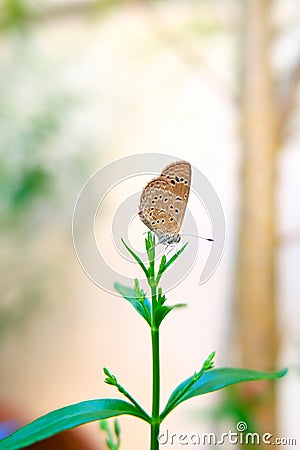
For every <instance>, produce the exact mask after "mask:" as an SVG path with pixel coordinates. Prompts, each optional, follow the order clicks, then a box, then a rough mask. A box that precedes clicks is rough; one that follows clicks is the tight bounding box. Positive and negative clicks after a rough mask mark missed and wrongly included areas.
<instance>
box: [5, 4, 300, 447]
mask: <svg viewBox="0 0 300 450" xmlns="http://www.w3.org/2000/svg"><path fill="white" fill-rule="evenodd" d="M299 24H300V8H299V2H298V0H273V1H271V0H243V1H235V0H226V1H225V0H223V1H221V0H203V1H197V0H185V1H183V0H182V1H180V0H177V1H175V0H164V1H158V0H157V1H154V0H153V1H150V0H148V1H147V0H144V1H143V0H135V1H130V0H123V1H121V0H102V1H100V0H99V1H91V0H43V1H40V2H33V1H29V0H28V1H26V0H1V3H0V26H1V28H0V33H1V43H0V117H1V120H0V199H1V203H0V211H1V213H0V226H1V237H0V239H1V246H0V249H1V250H0V252H1V258H0V264H1V272H0V273H1V285H0V289H1V300H0V302H1V303H0V352H1V357H0V400H1V405H3V406H2V410H3V414H4V415H3V417H4V418H5V410H7V411H10V413H9V414H10V415H9V418H10V419H12V420H16V421H17V422H18V423H25V422H27V421H30V420H33V419H34V418H36V417H37V416H40V415H42V414H44V413H46V412H48V411H50V410H52V409H55V408H58V407H61V406H65V405H67V404H70V403H75V402H78V401H81V400H84V399H88V398H101V397H110V396H112V397H114V396H117V395H118V394H117V393H115V392H113V390H112V388H110V387H109V386H107V385H105V384H104V383H103V374H102V367H103V366H107V367H109V368H110V370H111V371H112V372H113V373H115V374H116V375H117V376H118V378H119V379H120V381H121V382H122V384H124V385H125V386H126V387H127V389H128V390H129V391H130V392H131V393H132V394H133V395H134V396H136V398H137V399H138V400H139V401H140V402H141V403H142V404H143V405H145V406H146V408H147V409H149V407H150V387H151V377H150V374H151V362H150V356H151V354H150V340H149V333H148V330H147V328H146V326H145V324H144V323H142V321H141V320H140V319H139V317H138V316H137V315H136V314H135V313H134V311H133V310H132V309H131V308H130V305H129V304H127V303H126V302H125V301H122V300H121V299H120V298H117V297H115V296H113V295H110V294H108V293H106V292H104V291H101V290H100V289H99V288H98V287H96V286H95V285H94V284H93V283H92V282H91V281H90V280H89V279H88V278H87V276H86V275H85V273H84V272H83V270H82V269H81V267H80V265H79V263H78V261H77V259H76V255H75V252H74V249H73V243H72V232H71V222H72V213H73V209H74V205H75V202H76V198H77V196H78V194H79V192H80V189H81V188H82V186H83V185H84V183H85V182H86V180H87V179H88V178H89V176H91V175H92V174H93V173H94V172H95V171H96V170H97V169H98V168H100V167H102V166H103V165H105V164H107V163H110V162H111V161H113V160H115V159H117V158H120V157H123V156H126V155H132V154H139V153H145V152H157V153H164V154H165V153H167V154H170V155H172V156H175V157H178V158H181V159H187V160H189V161H190V162H191V163H192V164H193V165H195V166H197V167H198V168H199V169H200V170H201V171H202V172H203V173H204V174H205V176H206V177H207V178H208V179H209V181H210V182H211V183H212V185H213V186H214V188H215V190H216V192H217V194H218V195H219V198H220V200H221V202H222V205H223V208H224V213H225V216H226V227H227V229H226V232H227V244H226V249H225V253H224V256H223V259H222V261H221V264H220V266H219V268H218V270H217V272H216V273H215V274H214V276H213V277H212V278H211V279H210V280H209V281H208V282H207V283H206V284H205V285H202V286H200V285H199V284H198V278H199V271H200V269H201V267H202V266H203V264H204V262H205V258H206V257H207V254H208V248H207V246H206V244H205V243H203V244H202V245H203V247H201V248H202V249H203V251H201V252H200V253H201V254H200V255H199V261H198V262H197V264H196V265H195V267H194V268H193V270H192V271H191V273H190V274H189V276H188V277H187V278H186V279H185V280H184V281H183V282H182V283H181V284H180V286H178V287H177V288H176V289H174V290H173V291H171V293H170V294H169V301H170V303H172V302H173V303H175V302H178V301H179V302H181V301H186V302H187V303H188V305H189V307H188V308H186V310H181V311H177V312H176V313H174V314H173V315H171V316H170V317H168V319H167V320H166V322H165V326H164V327H163V329H162V343H161V353H162V403H164V402H165V401H166V400H167V398H168V396H169V393H170V391H171V390H172V389H173V388H174V387H175V386H176V385H177V384H178V383H179V382H180V381H182V380H183V379H185V378H186V377H187V376H189V375H190V374H191V373H193V372H194V371H195V370H197V369H198V368H199V366H200V364H201V362H202V361H203V360H204V359H205V358H206V356H207V355H208V354H209V353H210V352H211V351H212V350H216V351H217V356H216V364H217V366H222V365H235V366H241V365H243V366H245V367H249V368H255V369H266V370H273V369H276V368H281V367H283V366H289V367H290V371H289V374H288V375H287V376H286V377H285V379H283V380H281V381H280V382H278V384H277V387H276V390H275V391H274V389H273V388H272V386H271V385H266V384H263V385H260V384H259V383H256V384H255V383H252V384H250V385H247V386H249V387H247V388H246V387H243V388H239V389H232V390H230V389H228V390H226V393H214V394H211V395H209V396H205V397H203V398H197V399H193V400H192V401H190V402H189V403H187V404H183V405H182V406H181V407H180V408H178V409H177V410H176V411H174V413H173V414H172V415H171V416H170V417H168V419H167V420H166V422H165V423H164V426H163V429H166V428H168V429H169V430H170V431H172V432H175V433H179V432H183V433H190V432H196V433H201V432H211V431H214V432H220V433H221V432H226V431H228V430H229V429H230V428H231V429H233V430H235V424H236V423H237V422H238V420H241V419H244V420H246V422H247V423H248V424H252V427H253V429H255V431H258V430H262V431H263V432H265V431H268V432H274V435H276V436H279V437H287V438H297V440H298V443H297V446H296V447H295V446H294V447H293V448H300V435H299V426H298V423H299V412H300V411H299V403H300V378H299V377H300V362H299V361H300V358H299V354H300V347H299V346H300V336H299V319H300V307H299V294H300V278H299V262H300V205H299V192H300V177H299V169H300V153H299V145H300V134H299V127H298V123H299V89H298V85H299V83H300V26H299ZM141 180H142V179H137V180H135V181H134V182H133V184H132V185H130V184H129V185H124V188H123V195H124V192H128V194H129V195H130V192H131V189H134V190H135V191H136V190H139V189H141V188H142V186H143V185H144V181H146V180H147V178H145V180H142V181H141ZM120 199H121V193H120V190H119V191H118V190H116V192H115V193H112V196H111V201H110V202H107V205H106V207H105V208H104V210H103V211H101V215H100V216H99V217H98V221H99V230H100V235H99V241H100V242H101V230H103V233H104V232H107V230H110V226H111V222H112V219H113V214H114V211H115V208H116V207H117V205H118V202H120ZM201 216H202V214H199V234H202V235H208V236H209V234H210V228H209V222H208V221H207V218H206V217H201ZM203 216H204V213H203ZM141 230H142V231H144V229H142V228H141ZM131 236H132V240H133V242H135V243H136V245H140V244H139V243H140V242H141V239H142V238H141V237H138V236H135V235H134V233H133V232H131ZM103 248H104V252H105V254H106V255H108V256H109V257H110V263H111V264H112V265H113V267H114V270H119V271H120V273H124V274H126V270H127V269H126V265H124V263H123V261H122V260H121V258H120V257H119V255H118V254H117V252H115V250H114V247H113V244H112V243H111V242H107V240H106V239H105V241H104V242H103ZM131 270H132V269H131ZM137 270H138V269H137ZM11 411H13V413H12V412H11ZM7 417H8V416H7ZM7 417H6V419H7ZM121 427H122V447H121V448H123V449H131V450H140V449H141V448H147V445H148V440H149V430H148V429H147V427H146V425H145V424H143V423H140V422H139V421H137V420H135V419H133V418H127V417H122V418H121ZM81 431H82V436H84V438H85V439H86V442H88V443H89V444H88V448H90V449H93V450H98V449H104V448H105V444H104V436H103V433H102V432H101V431H100V430H99V426H98V424H91V425H88V426H85V427H83V428H82V430H81ZM74 445H75V444H74ZM235 447H236V446H235ZM53 448H60V447H59V446H57V447H53ZM73 448H74V449H75V447H73ZM82 448H83V446H82ZM163 448H174V446H164V447H163ZM226 448H229V444H228V446H226ZM248 448H249V446H248ZM253 448H254V447H253ZM286 448H288V447H286Z"/></svg>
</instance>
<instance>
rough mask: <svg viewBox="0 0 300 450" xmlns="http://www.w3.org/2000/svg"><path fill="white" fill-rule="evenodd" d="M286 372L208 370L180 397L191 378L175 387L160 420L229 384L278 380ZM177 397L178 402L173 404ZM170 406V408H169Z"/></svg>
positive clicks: (228, 369) (233, 369)
mask: <svg viewBox="0 0 300 450" xmlns="http://www.w3.org/2000/svg"><path fill="white" fill-rule="evenodd" d="M286 372H287V369H283V370H281V371H278V372H258V371H256V370H249V369H236V368H227V367H225V368H220V369H211V370H208V371H207V372H204V373H203V374H202V376H201V377H200V378H199V380H198V381H196V383H194V384H193V385H192V386H191V388H190V389H189V390H188V391H187V392H186V393H185V394H184V395H183V396H182V397H180V396H179V393H180V392H181V391H182V390H183V389H184V388H185V386H186V385H188V384H189V383H190V381H191V379H192V377H189V378H188V379H187V380H185V381H183V382H182V383H181V384H179V386H177V388H176V389H175V390H174V391H173V392H172V394H171V396H170V398H169V400H168V402H167V404H166V407H165V409H164V411H163V412H162V414H161V418H162V419H164V418H165V417H166V416H167V415H168V414H169V413H170V412H171V411H172V409H174V408H175V407H176V406H178V405H179V404H180V403H182V402H183V401H185V400H188V399H189V398H192V397H196V396H198V395H203V394H207V393H208V392H213V391H217V390H218V389H222V388H224V387H226V386H229V385H231V384H235V383H241V382H243V381H254V380H272V379H276V378H280V377H283V376H284V375H285V374H286ZM178 396H179V400H178V401H177V402H176V401H175V402H174V400H175V399H176V397H178ZM172 403H173V404H172ZM171 405H172V407H170V406H171Z"/></svg>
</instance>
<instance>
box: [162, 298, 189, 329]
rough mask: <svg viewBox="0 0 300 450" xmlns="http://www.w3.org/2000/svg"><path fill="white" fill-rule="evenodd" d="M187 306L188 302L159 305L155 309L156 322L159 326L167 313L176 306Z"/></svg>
mask: <svg viewBox="0 0 300 450" xmlns="http://www.w3.org/2000/svg"><path fill="white" fill-rule="evenodd" d="M184 306H186V303H176V305H171V306H167V305H159V304H158V305H157V307H156V310H155V323H156V325H157V326H159V325H160V324H161V322H162V321H163V320H164V318H165V317H166V315H167V314H169V312H171V311H172V310H173V309H175V308H183V307H184Z"/></svg>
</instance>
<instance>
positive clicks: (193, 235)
mask: <svg viewBox="0 0 300 450" xmlns="http://www.w3.org/2000/svg"><path fill="white" fill-rule="evenodd" d="M182 236H192V237H195V238H198V239H203V240H204V241H209V242H214V241H215V240H214V239H211V238H205V237H202V236H197V235H196V234H186V233H184V234H183V235H182Z"/></svg>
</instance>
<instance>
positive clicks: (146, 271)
mask: <svg viewBox="0 0 300 450" xmlns="http://www.w3.org/2000/svg"><path fill="white" fill-rule="evenodd" d="M121 241H122V243H123V245H124V246H125V247H126V249H127V250H128V251H129V253H130V254H131V256H133V258H134V259H135V260H136V262H137V263H138V264H139V266H140V267H141V268H142V269H143V271H144V272H145V275H146V277H148V269H147V268H146V266H145V265H144V263H143V261H142V260H141V259H140V257H139V256H138V255H136V254H135V253H134V251H133V250H131V248H130V247H128V245H127V244H126V242H125V241H124V239H121Z"/></svg>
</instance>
